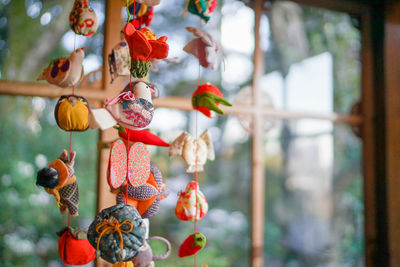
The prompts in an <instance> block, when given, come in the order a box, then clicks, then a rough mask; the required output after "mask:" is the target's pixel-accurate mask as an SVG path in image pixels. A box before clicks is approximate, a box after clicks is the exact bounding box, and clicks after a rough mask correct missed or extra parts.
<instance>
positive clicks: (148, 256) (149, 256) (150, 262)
mask: <svg viewBox="0 0 400 267" xmlns="http://www.w3.org/2000/svg"><path fill="white" fill-rule="evenodd" d="M149 240H159V241H161V242H163V243H164V244H165V246H166V247H167V251H166V252H164V253H163V254H161V255H154V254H153V250H152V249H151V247H150V245H149V244H148V243H147V242H146V241H145V242H144V245H143V246H142V247H141V248H140V250H139V254H138V255H137V257H136V258H135V260H134V263H135V267H149V266H155V264H154V261H162V260H165V259H166V258H168V256H169V254H170V253H171V243H170V242H169V241H168V240H167V239H165V238H163V237H161V236H152V237H149Z"/></svg>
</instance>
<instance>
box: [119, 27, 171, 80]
mask: <svg viewBox="0 0 400 267" xmlns="http://www.w3.org/2000/svg"><path fill="white" fill-rule="evenodd" d="M124 32H125V39H126V41H127V43H128V46H129V54H130V56H131V73H132V75H133V77H135V78H144V77H146V76H147V74H148V72H149V69H150V65H151V60H152V59H164V58H166V57H167V56H168V50H169V46H168V44H167V39H168V37H166V36H162V37H160V38H158V39H157V36H156V35H155V34H154V33H153V32H152V31H150V30H149V29H147V28H142V29H140V30H136V28H135V26H134V25H133V23H127V24H126V25H125V29H124Z"/></svg>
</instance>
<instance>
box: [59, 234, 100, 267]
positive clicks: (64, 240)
mask: <svg viewBox="0 0 400 267" xmlns="http://www.w3.org/2000/svg"><path fill="white" fill-rule="evenodd" d="M57 235H58V236H59V237H60V238H59V239H58V254H59V255H60V257H61V259H62V261H63V262H64V263H65V264H69V265H86V264H88V263H89V262H91V261H93V260H94V258H95V257H96V255H95V250H94V248H93V247H92V245H90V243H89V241H88V240H87V234H86V231H83V230H78V229H73V228H68V227H65V228H64V229H62V230H61V231H59V232H57Z"/></svg>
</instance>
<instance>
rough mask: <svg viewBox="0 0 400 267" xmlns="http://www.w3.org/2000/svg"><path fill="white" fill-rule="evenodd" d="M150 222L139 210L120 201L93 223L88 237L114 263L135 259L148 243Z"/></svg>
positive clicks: (102, 255)
mask: <svg viewBox="0 0 400 267" xmlns="http://www.w3.org/2000/svg"><path fill="white" fill-rule="evenodd" d="M145 234H146V226H145V224H144V222H143V220H142V218H141V217H140V215H139V213H138V211H137V210H136V209H135V208H134V207H132V206H129V205H125V204H119V205H116V206H112V207H109V208H107V209H104V210H102V211H101V212H99V213H98V214H97V215H96V218H95V219H94V221H93V222H92V223H91V225H90V226H89V230H88V234H87V236H88V240H89V242H90V244H91V245H92V246H93V247H94V248H96V255H97V256H101V257H102V258H103V259H104V260H106V261H108V262H110V263H118V262H121V261H132V260H133V259H134V258H135V257H136V256H137V254H138V253H139V249H140V247H141V246H143V244H144V238H145Z"/></svg>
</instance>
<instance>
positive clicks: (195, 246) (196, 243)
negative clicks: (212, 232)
mask: <svg viewBox="0 0 400 267" xmlns="http://www.w3.org/2000/svg"><path fill="white" fill-rule="evenodd" d="M206 241H207V239H206V237H205V236H204V235H203V234H202V233H193V234H191V235H190V236H188V237H187V238H186V239H185V241H183V243H182V245H181V246H180V247H179V252H178V256H179V257H181V258H183V257H188V256H192V255H194V254H196V253H197V252H198V251H199V250H200V249H202V248H204V247H205V245H206Z"/></svg>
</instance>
